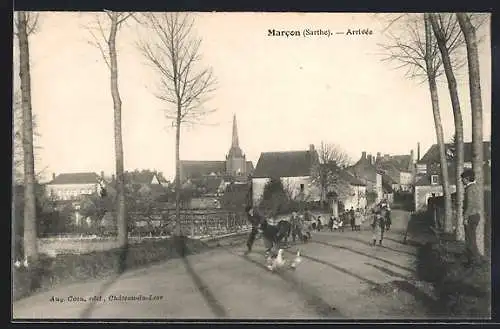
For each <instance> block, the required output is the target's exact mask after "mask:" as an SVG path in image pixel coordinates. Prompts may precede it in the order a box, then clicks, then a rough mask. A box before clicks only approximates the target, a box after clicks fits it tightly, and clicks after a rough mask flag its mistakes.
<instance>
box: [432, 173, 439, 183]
mask: <svg viewBox="0 0 500 329" xmlns="http://www.w3.org/2000/svg"><path fill="white" fill-rule="evenodd" d="M438 183H439V176H438V175H431V185H437V184H438Z"/></svg>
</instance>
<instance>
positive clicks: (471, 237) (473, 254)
mask: <svg viewBox="0 0 500 329" xmlns="http://www.w3.org/2000/svg"><path fill="white" fill-rule="evenodd" d="M461 177H462V183H463V184H464V186H465V197H464V230H465V253H466V256H467V262H466V266H472V265H474V264H475V263H477V262H478V261H479V260H480V255H479V250H478V248H477V241H476V229H477V225H478V224H479V219H480V209H481V208H480V205H479V202H478V200H479V198H478V195H479V193H483V192H482V191H480V190H479V186H478V185H477V184H476V178H475V176H474V171H472V170H471V169H466V170H464V172H463V173H462V175H461Z"/></svg>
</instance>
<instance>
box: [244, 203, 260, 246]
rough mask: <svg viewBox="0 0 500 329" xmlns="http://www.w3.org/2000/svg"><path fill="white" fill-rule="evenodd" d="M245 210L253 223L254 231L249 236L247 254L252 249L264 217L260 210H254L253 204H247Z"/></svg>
mask: <svg viewBox="0 0 500 329" xmlns="http://www.w3.org/2000/svg"><path fill="white" fill-rule="evenodd" d="M245 212H246V213H247V218H248V221H249V222H250V224H251V225H252V231H251V232H250V235H249V236H248V240H247V251H246V252H245V254H248V253H250V252H251V251H252V246H253V243H254V242H255V237H256V236H257V233H258V232H259V226H260V224H261V223H262V221H263V220H264V218H263V217H262V216H261V215H260V214H259V213H258V212H256V211H254V208H253V207H252V206H247V207H246V208H245Z"/></svg>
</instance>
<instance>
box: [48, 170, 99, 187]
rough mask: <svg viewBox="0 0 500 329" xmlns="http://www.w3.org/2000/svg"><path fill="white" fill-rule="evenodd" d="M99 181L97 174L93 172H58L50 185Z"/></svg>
mask: <svg viewBox="0 0 500 329" xmlns="http://www.w3.org/2000/svg"><path fill="white" fill-rule="evenodd" d="M98 181H99V176H98V175H97V174H96V173H93V172H82V173H64V174H59V175H57V176H56V178H55V179H53V180H52V181H51V182H49V183H47V184H50V185H56V184H58V185H59V184H95V183H97V182H98Z"/></svg>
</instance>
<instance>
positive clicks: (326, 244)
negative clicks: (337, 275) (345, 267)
mask: <svg viewBox="0 0 500 329" xmlns="http://www.w3.org/2000/svg"><path fill="white" fill-rule="evenodd" d="M311 243H316V244H320V245H324V246H328V247H332V248H338V249H343V250H347V251H350V252H352V253H355V254H358V255H362V256H366V257H369V258H371V259H376V260H378V261H381V262H383V263H386V264H389V265H392V266H394V267H397V268H400V269H402V270H405V271H408V272H410V273H415V270H414V269H412V268H409V267H405V266H402V265H399V264H397V263H394V262H391V261H389V260H387V259H384V258H381V257H377V256H374V255H370V254H368V253H365V252H362V251H359V250H355V249H352V248H349V247H346V246H341V245H336V244H333V243H327V242H322V241H311ZM375 248H378V247H375Z"/></svg>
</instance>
